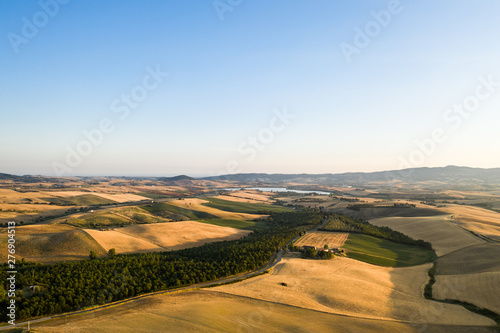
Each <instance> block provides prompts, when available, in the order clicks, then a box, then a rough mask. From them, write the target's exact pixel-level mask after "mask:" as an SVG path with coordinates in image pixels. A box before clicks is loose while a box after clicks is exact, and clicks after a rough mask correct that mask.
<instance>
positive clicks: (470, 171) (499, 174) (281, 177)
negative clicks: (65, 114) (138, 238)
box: [0, 166, 500, 186]
mask: <svg viewBox="0 0 500 333" xmlns="http://www.w3.org/2000/svg"><path fill="white" fill-rule="evenodd" d="M71 178H72V179H92V178H95V177H71ZM98 178H100V179H106V178H121V179H129V180H130V179H134V180H157V181H162V182H167V183H172V182H192V181H196V180H210V181H234V182H237V183H242V184H257V185H258V184H273V185H280V184H287V183H303V184H316V185H330V186H332V185H352V186H358V185H360V186H362V185H364V184H369V183H382V182H384V183H387V182H401V183H416V182H442V183H445V184H473V185H494V184H495V185H496V184H500V168H493V169H482V168H469V167H458V166H447V167H440V168H411V169H403V170H392V171H379V172H347V173H337V174H334V173H325V174H306V173H303V174H267V173H239V174H231V175H222V176H212V177H203V178H193V177H189V176H186V175H180V176H175V177H98ZM0 180H12V181H16V182H33V183H35V182H61V181H62V180H63V178H56V177H44V176H31V175H25V176H16V175H10V174H6V173H0Z"/></svg>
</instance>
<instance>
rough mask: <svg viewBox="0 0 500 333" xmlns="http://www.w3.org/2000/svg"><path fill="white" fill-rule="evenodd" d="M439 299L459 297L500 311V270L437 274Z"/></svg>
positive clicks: (436, 291) (436, 288) (435, 287)
mask: <svg viewBox="0 0 500 333" xmlns="http://www.w3.org/2000/svg"><path fill="white" fill-rule="evenodd" d="M433 296H434V297H435V298H437V299H457V300H460V301H465V302H469V303H473V304H475V305H477V306H479V307H482V308H486V309H489V310H491V311H494V312H496V313H500V270H498V271H493V272H482V273H471V274H459V275H437V276H436V283H435V284H434V287H433Z"/></svg>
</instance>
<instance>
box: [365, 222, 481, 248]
mask: <svg viewBox="0 0 500 333" xmlns="http://www.w3.org/2000/svg"><path fill="white" fill-rule="evenodd" d="M450 217H451V216H450V215H438V216H425V217H385V218H378V219H373V220H370V222H371V223H373V224H374V225H377V226H388V227H390V228H392V229H394V230H397V231H399V232H402V233H404V234H406V235H408V236H410V237H413V238H415V239H423V240H425V241H428V242H430V243H432V247H433V248H434V250H436V253H437V255H438V256H442V255H445V254H447V253H450V252H453V251H456V250H458V249H461V248H464V247H466V246H470V245H476V244H482V243H484V241H482V240H480V239H479V238H477V237H475V236H473V235H472V234H470V233H469V232H467V231H465V230H463V229H462V228H460V227H459V226H457V225H455V224H453V223H451V222H450Z"/></svg>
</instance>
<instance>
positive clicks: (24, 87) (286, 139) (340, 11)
mask: <svg viewBox="0 0 500 333" xmlns="http://www.w3.org/2000/svg"><path fill="white" fill-rule="evenodd" d="M217 3H219V4H220V3H224V4H226V7H224V6H222V7H221V6H220V5H219V7H217V6H214V4H217ZM233 3H236V2H233ZM227 6H229V7H227ZM0 8H1V9H2V10H1V11H0V31H1V35H2V36H3V38H1V39H0V49H1V50H2V52H1V53H0V59H1V60H2V61H0V71H1V73H2V74H3V75H2V80H0V91H1V93H0V94H1V95H0V96H1V98H0V115H1V117H2V131H1V133H0V140H1V142H2V144H1V145H0V156H2V157H1V160H0V161H1V163H0V172H2V173H10V174H17V175H23V174H32V175H36V174H41V175H46V176H55V175H63V176H74V175H80V176H95V175H112V176H113V175H122V176H134V175H135V176H139V175H142V176H153V175H156V176H174V175H179V174H186V175H191V176H196V177H198V176H210V175H217V174H228V173H251V172H264V173H316V174H317V173H342V172H358V171H359V172H372V171H382V170H395V169H400V168H406V167H424V166H425V167H443V166H447V165H464V166H469V167H481V168H493V167H499V166H500V154H498V152H497V151H496V148H495V147H498V144H499V143H500V140H499V136H498V134H497V133H498V124H499V123H500V113H499V112H498V111H499V110H500V98H499V95H500V68H499V65H498V59H499V56H500V46H499V45H498V43H495V42H494V39H493V38H492V37H491V36H494V32H496V31H500V22H499V20H498V15H497V13H498V12H499V10H500V3H499V2H496V1H492V0H488V1H486V0H482V1H479V2H469V1H466V0H460V1H454V2H453V3H451V2H450V3H449V4H448V5H443V3H435V2H432V1H429V0H426V1H420V2H414V1H413V2H412V1H399V2H398V1H362V2H356V3H353V2H330V1H326V0H322V1H317V2H315V3H314V4H311V3H310V2H305V1H277V2H273V3H268V2H264V1H252V2H250V1H241V2H238V4H237V5H227V2H226V1H219V2H217V1H200V2H189V3H187V2H182V3H180V2H172V1H170V2H159V1H126V2H118V1H109V2H97V1H88V2H83V1H76V0H74V1H69V2H67V3H65V2H64V1H62V0H61V1H60V2H56V0H42V1H40V2H17V1H1V2H0ZM229 8H230V9H229Z"/></svg>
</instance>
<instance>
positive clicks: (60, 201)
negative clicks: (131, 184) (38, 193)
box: [43, 194, 116, 206]
mask: <svg viewBox="0 0 500 333" xmlns="http://www.w3.org/2000/svg"><path fill="white" fill-rule="evenodd" d="M43 200H45V201H48V202H50V203H52V204H54V205H60V206H92V205H105V204H112V203H116V201H113V200H109V199H105V198H102V197H99V196H97V195H92V194H82V195H76V196H74V197H67V198H43Z"/></svg>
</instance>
